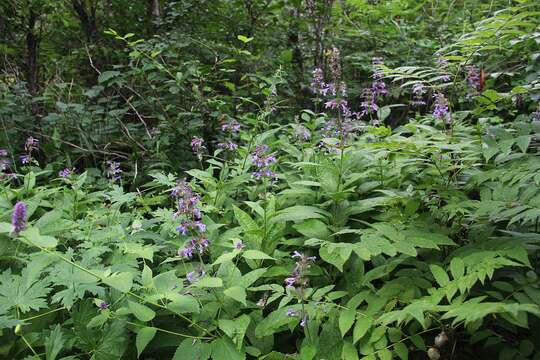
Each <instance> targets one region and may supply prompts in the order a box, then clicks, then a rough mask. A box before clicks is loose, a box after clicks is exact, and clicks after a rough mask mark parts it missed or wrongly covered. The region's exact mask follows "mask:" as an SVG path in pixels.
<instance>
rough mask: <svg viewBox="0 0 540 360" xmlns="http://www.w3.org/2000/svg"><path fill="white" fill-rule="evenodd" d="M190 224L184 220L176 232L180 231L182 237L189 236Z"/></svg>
mask: <svg viewBox="0 0 540 360" xmlns="http://www.w3.org/2000/svg"><path fill="white" fill-rule="evenodd" d="M188 225H189V224H188V222H187V221H186V220H182V222H181V223H180V225H178V226H177V227H176V231H178V232H179V233H180V234H182V235H187V233H188V231H189V230H188Z"/></svg>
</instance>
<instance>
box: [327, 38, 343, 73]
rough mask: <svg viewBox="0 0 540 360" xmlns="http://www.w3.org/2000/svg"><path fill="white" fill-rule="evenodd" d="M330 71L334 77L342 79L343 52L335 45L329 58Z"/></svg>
mask: <svg viewBox="0 0 540 360" xmlns="http://www.w3.org/2000/svg"><path fill="white" fill-rule="evenodd" d="M328 62H329V65H330V72H331V73H332V76H333V77H334V80H336V81H337V80H339V79H341V54H340V52H339V49H338V48H337V47H335V46H333V47H332V50H331V52H330V58H329V61H328Z"/></svg>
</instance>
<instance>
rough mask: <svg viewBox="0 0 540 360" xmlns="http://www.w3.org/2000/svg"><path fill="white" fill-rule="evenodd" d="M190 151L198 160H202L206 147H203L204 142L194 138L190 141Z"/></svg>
mask: <svg viewBox="0 0 540 360" xmlns="http://www.w3.org/2000/svg"><path fill="white" fill-rule="evenodd" d="M191 149H192V150H193V152H194V153H195V155H197V158H198V159H199V160H202V156H203V152H204V149H206V147H205V146H204V140H203V139H202V138H200V137H197V136H194V137H193V138H192V139H191Z"/></svg>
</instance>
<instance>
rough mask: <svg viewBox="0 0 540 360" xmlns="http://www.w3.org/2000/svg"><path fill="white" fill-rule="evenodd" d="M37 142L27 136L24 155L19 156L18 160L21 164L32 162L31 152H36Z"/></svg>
mask: <svg viewBox="0 0 540 360" xmlns="http://www.w3.org/2000/svg"><path fill="white" fill-rule="evenodd" d="M38 145H39V140H38V139H36V138H34V137H32V136H29V137H28V138H27V139H26V142H25V143H24V152H25V154H24V155H21V157H20V160H21V163H22V164H30V163H31V162H32V161H34V158H33V157H32V152H34V151H37V150H38Z"/></svg>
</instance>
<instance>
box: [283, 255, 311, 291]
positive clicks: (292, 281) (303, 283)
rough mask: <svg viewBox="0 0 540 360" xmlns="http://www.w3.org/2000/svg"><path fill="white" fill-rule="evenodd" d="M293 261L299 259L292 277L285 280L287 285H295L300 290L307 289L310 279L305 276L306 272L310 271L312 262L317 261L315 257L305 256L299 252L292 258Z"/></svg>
mask: <svg viewBox="0 0 540 360" xmlns="http://www.w3.org/2000/svg"><path fill="white" fill-rule="evenodd" d="M291 257H292V258H293V259H298V260H297V261H296V264H295V266H294V270H293V272H292V274H291V276H290V277H288V278H286V279H285V284H287V287H292V286H294V285H296V286H298V287H299V288H305V287H307V284H308V278H307V277H306V276H305V272H306V270H307V269H309V267H310V265H311V263H312V262H314V261H315V260H316V258H315V257H314V256H305V255H304V254H302V253H300V252H299V251H296V250H295V251H294V252H293V254H292V256H291Z"/></svg>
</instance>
